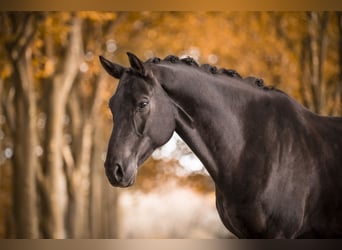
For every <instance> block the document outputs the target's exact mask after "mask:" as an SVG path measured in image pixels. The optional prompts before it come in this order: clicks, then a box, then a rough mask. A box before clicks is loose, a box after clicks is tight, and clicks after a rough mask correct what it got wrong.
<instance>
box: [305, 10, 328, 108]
mask: <svg viewBox="0 0 342 250" xmlns="http://www.w3.org/2000/svg"><path fill="white" fill-rule="evenodd" d="M328 17H329V15H328V13H327V12H323V13H322V14H319V13H317V12H310V13H308V35H309V48H308V49H309V54H310V61H309V68H310V73H311V81H310V89H311V95H312V102H313V107H314V111H315V112H317V113H321V114H322V113H325V109H324V107H325V94H326V91H325V85H324V84H323V82H324V75H323V72H324V71H323V64H324V61H325V59H326V47H327V36H326V29H327V23H328Z"/></svg>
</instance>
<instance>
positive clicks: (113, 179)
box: [105, 162, 137, 187]
mask: <svg viewBox="0 0 342 250" xmlns="http://www.w3.org/2000/svg"><path fill="white" fill-rule="evenodd" d="M105 169H106V175H107V178H108V180H109V182H110V184H111V185H112V186H114V187H129V186H132V185H133V184H134V183H135V178H136V174H137V167H136V166H130V165H128V166H127V167H124V166H123V165H122V164H119V163H114V164H110V163H108V162H106V163H105Z"/></svg>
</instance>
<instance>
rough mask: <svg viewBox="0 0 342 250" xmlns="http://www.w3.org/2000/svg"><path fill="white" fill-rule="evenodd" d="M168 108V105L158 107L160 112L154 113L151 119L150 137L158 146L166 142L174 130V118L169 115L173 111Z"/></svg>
mask: <svg viewBox="0 0 342 250" xmlns="http://www.w3.org/2000/svg"><path fill="white" fill-rule="evenodd" d="M169 109H170V108H169V107H163V108H161V109H159V111H162V112H158V113H159V114H155V116H154V118H153V119H151V123H152V125H151V130H150V135H151V136H150V137H151V139H152V141H153V142H154V144H155V145H157V146H158V147H160V146H162V145H164V144H165V143H166V142H168V140H169V139H170V138H171V136H172V135H173V132H174V130H175V119H174V117H173V116H171V115H170V114H172V113H173V112H172V111H171V110H169Z"/></svg>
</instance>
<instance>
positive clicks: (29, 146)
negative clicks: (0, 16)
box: [13, 50, 39, 238]
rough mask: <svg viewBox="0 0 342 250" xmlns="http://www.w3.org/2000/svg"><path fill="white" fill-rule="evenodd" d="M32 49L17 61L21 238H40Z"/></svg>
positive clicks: (16, 181) (16, 206) (16, 193)
mask: <svg viewBox="0 0 342 250" xmlns="http://www.w3.org/2000/svg"><path fill="white" fill-rule="evenodd" d="M30 57H31V54H30V50H27V51H26V52H25V53H24V55H23V56H22V57H20V58H18V60H16V61H15V63H14V65H13V67H14V72H15V73H14V84H15V96H14V105H15V113H16V118H15V132H14V143H13V144H14V155H13V213H14V220H15V225H16V228H15V230H16V237H17V238H38V237H39V231H38V214H37V196H36V170H37V165H38V160H37V156H36V154H35V150H36V148H37V130H36V124H35V122H36V117H37V116H36V98H35V94H34V89H33V78H32V68H31V67H32V66H31V65H32V64H31V60H30Z"/></svg>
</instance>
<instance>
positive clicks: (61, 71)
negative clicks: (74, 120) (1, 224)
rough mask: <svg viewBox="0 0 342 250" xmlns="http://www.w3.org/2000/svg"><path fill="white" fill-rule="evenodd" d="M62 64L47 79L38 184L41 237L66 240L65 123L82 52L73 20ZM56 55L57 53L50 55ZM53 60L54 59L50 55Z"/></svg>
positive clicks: (78, 28)
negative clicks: (48, 81) (67, 106)
mask: <svg viewBox="0 0 342 250" xmlns="http://www.w3.org/2000/svg"><path fill="white" fill-rule="evenodd" d="M70 30H71V31H70V34H69V35H70V38H69V44H68V48H67V50H66V57H65V60H61V61H60V62H59V63H58V64H57V66H56V68H57V70H56V72H55V74H54V75H53V76H52V77H51V79H50V84H51V88H50V91H48V96H47V97H46V98H47V100H48V104H47V105H48V108H47V113H46V114H47V124H46V134H45V145H44V148H45V149H44V152H45V154H44V160H43V166H42V171H41V172H40V175H39V176H40V178H39V180H40V181H39V183H40V187H41V194H42V214H43V216H42V217H43V218H44V220H43V221H42V232H43V236H44V237H48V238H65V237H67V233H66V230H65V229H66V228H65V213H66V206H67V183H66V179H65V172H64V162H63V147H64V141H63V140H64V132H63V130H64V119H65V115H66V103H67V100H68V96H69V93H70V90H71V87H72V85H73V83H74V80H75V78H76V76H77V74H78V70H79V62H80V58H81V56H82V55H83V54H82V53H83V51H82V35H81V22H80V20H79V19H78V18H77V17H73V18H72V20H71V27H70ZM52 53H56V51H52ZM49 56H52V57H53V55H49Z"/></svg>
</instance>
